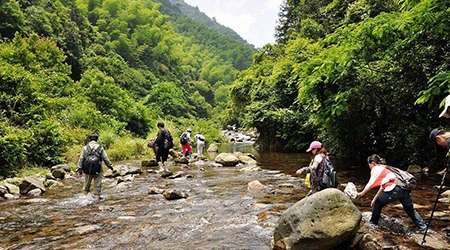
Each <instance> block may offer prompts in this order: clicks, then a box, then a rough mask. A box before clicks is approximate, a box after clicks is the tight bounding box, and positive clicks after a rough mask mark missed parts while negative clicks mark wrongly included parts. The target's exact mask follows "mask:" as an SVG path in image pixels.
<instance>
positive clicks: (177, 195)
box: [163, 190, 188, 200]
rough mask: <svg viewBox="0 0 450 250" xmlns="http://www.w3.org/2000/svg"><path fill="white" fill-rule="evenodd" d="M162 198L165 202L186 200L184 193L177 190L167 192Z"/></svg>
mask: <svg viewBox="0 0 450 250" xmlns="http://www.w3.org/2000/svg"><path fill="white" fill-rule="evenodd" d="M163 195H164V197H166V199H167V200H178V199H186V198H187V197H188V195H187V194H186V193H184V192H181V191H178V190H169V191H165V192H164V193H163Z"/></svg>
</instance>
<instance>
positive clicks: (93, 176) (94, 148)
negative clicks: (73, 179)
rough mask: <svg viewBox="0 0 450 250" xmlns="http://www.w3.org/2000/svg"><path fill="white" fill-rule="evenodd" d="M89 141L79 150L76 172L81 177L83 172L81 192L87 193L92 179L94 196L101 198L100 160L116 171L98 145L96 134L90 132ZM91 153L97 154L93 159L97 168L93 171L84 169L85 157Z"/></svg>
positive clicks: (101, 170) (101, 171)
mask: <svg viewBox="0 0 450 250" xmlns="http://www.w3.org/2000/svg"><path fill="white" fill-rule="evenodd" d="M88 138H89V143H88V144H87V145H86V146H84V147H83V150H82V151H81V155H80V159H79V160H78V169H77V172H78V173H79V176H80V177H81V176H82V175H83V173H84V189H83V193H84V194H85V195H87V194H88V193H89V190H90V188H91V183H92V180H94V188H95V191H94V196H95V197H96V198H97V199H98V200H99V199H101V196H100V195H101V192H102V173H103V169H102V164H101V162H102V161H104V162H105V164H106V166H107V167H108V168H109V169H111V170H112V172H113V173H114V174H115V173H116V172H117V171H116V170H115V169H114V168H113V165H112V163H111V161H110V160H109V158H108V155H107V154H106V152H105V150H104V149H103V147H102V146H100V145H99V144H98V143H97V140H98V134H96V133H92V134H90V135H89V136H88ZM91 152H92V154H97V156H98V157H97V158H96V159H95V161H96V163H98V169H96V170H95V171H94V172H90V171H89V170H87V169H86V167H87V166H86V165H87V158H88V156H90V155H91V154H90V153H91Z"/></svg>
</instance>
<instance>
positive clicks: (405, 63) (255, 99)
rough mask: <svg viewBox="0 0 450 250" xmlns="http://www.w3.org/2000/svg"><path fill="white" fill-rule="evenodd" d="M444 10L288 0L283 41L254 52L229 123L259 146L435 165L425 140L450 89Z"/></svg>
mask: <svg viewBox="0 0 450 250" xmlns="http://www.w3.org/2000/svg"><path fill="white" fill-rule="evenodd" d="M400 4H402V5H403V9H402V10H400V9H399V6H400ZM405 6H408V7H405ZM444 6H448V3H447V2H446V1H431V0H424V1H420V2H417V1H412V2H407V1H400V2H399V3H397V2H393V1H387V2H386V1H312V2H311V1H310V2H301V1H300V2H299V1H287V2H286V4H285V6H284V7H283V9H282V13H281V20H282V22H281V23H280V26H279V29H278V31H279V33H278V34H279V37H278V39H279V42H280V45H277V46H266V47H264V48H263V49H262V50H261V51H259V52H258V53H256V54H255V57H254V58H255V59H254V62H255V64H254V65H252V66H251V67H250V68H249V69H248V70H245V71H243V72H241V73H240V74H239V75H238V77H237V80H236V81H235V83H234V84H233V86H232V88H231V97H232V99H231V100H232V102H231V107H230V114H232V115H231V118H234V119H239V120H240V122H241V123H242V124H245V125H246V126H247V127H255V128H257V129H258V131H259V132H260V133H261V137H260V139H261V142H262V143H263V144H264V145H271V147H274V148H277V147H278V149H282V148H281V145H283V144H289V145H291V146H292V147H291V149H293V150H294V151H296V150H300V151H303V150H304V147H305V146H306V145H307V143H309V142H310V141H311V140H312V139H318V140H321V141H323V142H324V144H325V146H326V147H327V149H328V150H329V151H330V152H331V153H332V154H334V155H337V156H341V157H348V158H349V159H351V160H356V161H358V160H361V161H363V159H365V158H366V157H367V155H370V154H372V153H378V154H380V155H382V156H384V157H386V158H387V159H388V161H389V162H391V163H392V164H401V166H404V165H406V164H410V163H418V164H423V163H429V162H430V160H431V158H432V156H430V155H429V154H428V152H429V151H430V150H431V145H429V144H427V140H426V138H427V135H428V133H429V130H431V128H433V127H436V126H439V122H438V114H439V112H440V111H439V110H437V107H438V105H434V106H433V104H437V103H441V104H442V100H443V98H444V97H445V96H446V95H447V94H448V93H449V91H450V89H449V87H448V79H449V77H448V72H449V68H448V67H449V66H448V65H450V63H449V61H448V57H447V56H446V55H448V54H449V49H448V48H449V47H448V44H449V41H448V39H449V36H448V29H449V28H448V27H450V23H449V21H450V18H449V17H450V16H449V13H448V11H447V7H444ZM324 15H326V16H329V17H331V18H330V19H326V20H325V19H323V18H321V16H324ZM325 21H326V22H325ZM321 32H323V33H322V34H321ZM293 85H294V86H296V87H294V88H293V87H292V86H293ZM419 93H420V95H421V96H420V97H419ZM293 95H294V96H293ZM436 101H437V102H436ZM415 102H416V103H418V104H422V103H426V104H429V105H428V107H425V106H424V105H414V103H415ZM430 107H434V109H433V110H431V111H432V112H430ZM286 139H292V140H291V141H286ZM296 141H297V143H296ZM302 147H303V148H302ZM355 163H358V162H355Z"/></svg>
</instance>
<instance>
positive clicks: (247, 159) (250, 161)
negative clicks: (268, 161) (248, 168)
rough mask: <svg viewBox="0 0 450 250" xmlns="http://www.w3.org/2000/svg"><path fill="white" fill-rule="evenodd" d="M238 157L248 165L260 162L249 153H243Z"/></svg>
mask: <svg viewBox="0 0 450 250" xmlns="http://www.w3.org/2000/svg"><path fill="white" fill-rule="evenodd" d="M238 159H239V161H240V162H242V163H244V164H247V165H256V164H257V163H258V162H257V161H256V160H255V159H253V158H251V157H250V156H248V155H241V156H239V158H238Z"/></svg>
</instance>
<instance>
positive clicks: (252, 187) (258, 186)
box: [248, 180, 266, 190]
mask: <svg viewBox="0 0 450 250" xmlns="http://www.w3.org/2000/svg"><path fill="white" fill-rule="evenodd" d="M248 189H250V190H264V189H266V186H264V185H263V184H261V182H259V181H258V180H255V181H251V182H249V183H248Z"/></svg>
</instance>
